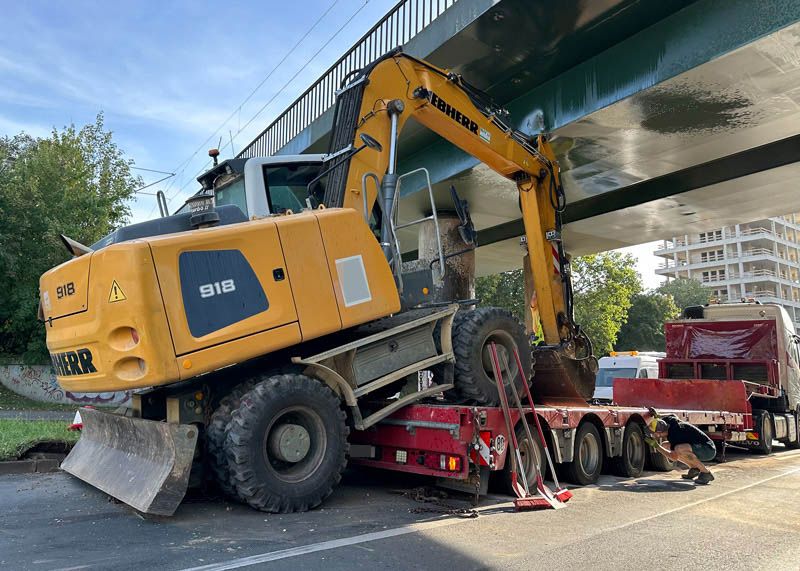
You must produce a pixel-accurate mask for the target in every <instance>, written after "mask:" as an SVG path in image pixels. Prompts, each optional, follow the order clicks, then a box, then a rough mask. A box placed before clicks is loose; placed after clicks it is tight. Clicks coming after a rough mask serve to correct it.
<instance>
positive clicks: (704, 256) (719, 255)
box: [700, 250, 725, 262]
mask: <svg viewBox="0 0 800 571" xmlns="http://www.w3.org/2000/svg"><path fill="white" fill-rule="evenodd" d="M724 258H725V252H723V251H722V250H712V251H711V252H700V262H718V261H720V260H723V259H724Z"/></svg>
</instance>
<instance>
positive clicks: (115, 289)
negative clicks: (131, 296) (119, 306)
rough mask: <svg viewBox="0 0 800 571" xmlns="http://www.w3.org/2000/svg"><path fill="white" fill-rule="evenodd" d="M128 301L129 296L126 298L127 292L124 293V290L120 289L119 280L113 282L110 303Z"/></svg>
mask: <svg viewBox="0 0 800 571" xmlns="http://www.w3.org/2000/svg"><path fill="white" fill-rule="evenodd" d="M126 299H128V296H126V295H125V292H123V291H122V288H121V287H119V284H118V283H117V280H114V281H113V282H111V293H109V294H108V303H114V302H115V301H125V300H126Z"/></svg>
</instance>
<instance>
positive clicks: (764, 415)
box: [753, 410, 775, 454]
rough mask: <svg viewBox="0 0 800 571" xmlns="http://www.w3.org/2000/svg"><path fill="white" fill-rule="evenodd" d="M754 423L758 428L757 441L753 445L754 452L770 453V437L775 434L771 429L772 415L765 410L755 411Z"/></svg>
mask: <svg viewBox="0 0 800 571" xmlns="http://www.w3.org/2000/svg"><path fill="white" fill-rule="evenodd" d="M756 414H758V416H757V417H756V419H755V425H756V428H757V429H758V442H757V443H756V445H755V446H753V451H754V452H755V453H756V454H772V437H773V435H774V434H775V433H774V431H773V430H772V417H771V416H770V414H769V413H768V412H767V411H765V410H761V411H757V413H756Z"/></svg>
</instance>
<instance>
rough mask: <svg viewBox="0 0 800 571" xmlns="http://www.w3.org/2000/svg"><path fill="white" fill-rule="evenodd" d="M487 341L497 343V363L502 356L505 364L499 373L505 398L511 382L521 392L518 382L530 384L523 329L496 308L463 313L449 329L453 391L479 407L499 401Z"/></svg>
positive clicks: (506, 312)
mask: <svg viewBox="0 0 800 571" xmlns="http://www.w3.org/2000/svg"><path fill="white" fill-rule="evenodd" d="M461 313H462V312H459V313H458V314H457V315H460V314H461ZM491 342H494V343H496V344H497V352H498V355H499V357H500V363H501V364H502V363H503V362H504V360H503V356H505V362H507V363H508V367H509V370H508V371H505V370H503V381H504V382H505V383H506V392H507V393H508V395H509V398H511V385H510V384H509V383H510V382H511V379H513V382H514V383H516V387H517V390H518V391H520V392H522V389H523V387H522V383H523V382H526V383H530V378H531V350H530V345H529V343H528V337H527V335H526V334H525V326H524V325H522V323H520V322H519V320H518V319H517V318H516V317H514V316H513V315H512V314H511V313H510V312H508V311H506V310H505V309H501V308H499V307H479V308H478V309H475V310H473V311H465V312H463V315H462V316H461V317H460V318H459V319H458V321H457V323H456V325H455V327H454V328H453V352H454V353H455V357H456V363H455V371H454V373H455V374H454V382H455V389H454V390H455V391H456V392H457V393H458V395H459V396H461V397H463V398H464V399H466V400H469V401H471V402H473V403H475V404H479V405H488V406H495V405H497V404H499V402H500V401H499V396H500V395H498V394H497V385H496V384H495V381H494V376H493V373H492V362H491V358H490V355H489V344H490V343H491ZM514 347H516V348H517V350H518V351H519V357H520V360H521V361H522V367H523V371H522V374H520V371H519V369H518V367H517V363H516V361H515V359H514V353H513V348H514Z"/></svg>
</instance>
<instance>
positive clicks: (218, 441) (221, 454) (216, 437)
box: [206, 382, 253, 499]
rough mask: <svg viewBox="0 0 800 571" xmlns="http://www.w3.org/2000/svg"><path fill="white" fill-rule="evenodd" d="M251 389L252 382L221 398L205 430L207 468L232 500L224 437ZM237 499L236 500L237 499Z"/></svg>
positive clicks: (233, 490)
mask: <svg viewBox="0 0 800 571" xmlns="http://www.w3.org/2000/svg"><path fill="white" fill-rule="evenodd" d="M252 388H253V382H245V383H242V384H240V385H237V386H236V387H234V388H233V390H232V391H231V392H230V393H228V394H227V395H225V396H224V397H222V400H220V401H219V406H217V408H216V409H215V410H214V413H213V414H212V415H211V421H210V422H209V423H208V426H207V428H206V450H207V451H208V458H209V468H210V470H211V473H212V475H213V476H214V480H215V482H216V483H217V485H218V486H219V488H220V490H222V492H223V493H224V494H225V495H226V496H228V497H232V498H236V497H237V495H236V489H235V488H234V487H233V484H232V483H231V472H230V470H229V469H228V457H227V455H226V453H225V435H226V434H227V431H228V424H229V423H230V421H231V417H232V415H233V411H234V410H235V409H237V408H239V402H240V401H241V398H242V396H243V395H244V394H245V393H246V392H247V391H249V390H251V389H252ZM237 499H238V498H237Z"/></svg>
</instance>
